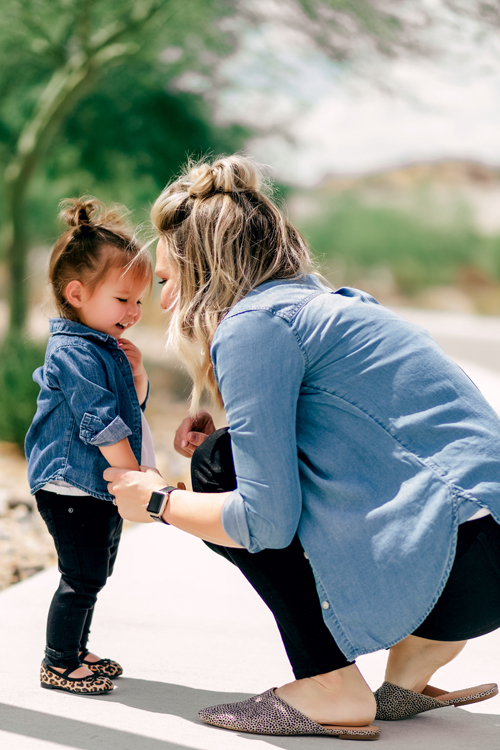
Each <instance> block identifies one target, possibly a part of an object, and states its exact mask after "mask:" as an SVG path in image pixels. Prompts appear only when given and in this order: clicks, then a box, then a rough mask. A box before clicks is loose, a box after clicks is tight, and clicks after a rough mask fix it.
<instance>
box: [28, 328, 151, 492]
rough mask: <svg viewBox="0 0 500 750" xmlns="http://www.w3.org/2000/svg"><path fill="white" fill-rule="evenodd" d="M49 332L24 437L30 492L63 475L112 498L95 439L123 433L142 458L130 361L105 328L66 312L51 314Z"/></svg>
mask: <svg viewBox="0 0 500 750" xmlns="http://www.w3.org/2000/svg"><path fill="white" fill-rule="evenodd" d="M50 332H51V334H52V335H51V337H50V339H49V341H48V344H47V352H46V355H45V364H44V366H43V367H39V368H38V369H37V370H35V372H34V373H33V380H34V381H35V382H36V383H38V385H39V386H40V394H39V396H38V401H37V412H36V414H35V417H34V419H33V422H32V424H31V427H30V429H29V431H28V434H27V435H26V445H25V448H26V457H27V459H28V480H29V483H30V486H31V492H32V493H35V492H36V491H37V490H39V489H40V488H42V487H43V486H44V485H45V484H47V483H48V482H53V481H55V480H62V481H64V482H68V484H71V485H73V486H74V487H77V488H78V489H80V490H84V492H87V493H89V494H91V495H93V496H94V497H98V498H101V499H102V500H113V496H112V495H110V494H109V492H108V489H107V483H106V482H105V481H104V479H103V478H102V474H103V472H104V470H105V469H107V468H109V464H108V462H107V461H106V459H105V458H104V456H103V455H102V453H101V451H100V450H99V446H107V445H114V443H118V442H119V441H120V440H123V438H126V437H128V439H129V441H130V445H131V447H132V451H133V453H134V455H135V457H136V459H137V461H138V462H139V463H140V461H141V446H142V427H141V407H140V406H139V401H138V399H137V393H136V390H135V385H134V378H133V376H132V369H131V367H130V363H129V361H128V359H127V357H126V355H125V354H124V352H122V351H121V350H120V348H119V346H118V343H117V341H116V339H115V338H114V337H113V336H108V335H107V334H106V333H101V332H100V331H95V330H94V329H93V328H88V327H87V326H84V325H82V324H80V323H75V322H73V321H71V320H67V319H66V318H53V319H51V321H50ZM143 406H145V404H144V405H143Z"/></svg>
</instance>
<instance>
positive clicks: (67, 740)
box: [0, 362, 500, 750]
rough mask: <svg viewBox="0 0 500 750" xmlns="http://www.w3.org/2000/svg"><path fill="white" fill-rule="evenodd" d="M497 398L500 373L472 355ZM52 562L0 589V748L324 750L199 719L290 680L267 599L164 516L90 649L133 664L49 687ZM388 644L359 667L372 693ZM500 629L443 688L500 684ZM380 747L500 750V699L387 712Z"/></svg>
mask: <svg viewBox="0 0 500 750" xmlns="http://www.w3.org/2000/svg"><path fill="white" fill-rule="evenodd" d="M461 364H462V365H463V366H464V369H466V370H468V371H469V373H470V375H471V377H473V379H475V380H476V382H477V384H478V385H479V387H481V388H483V390H484V391H485V395H486V396H487V397H488V396H489V397H490V399H491V400H492V401H493V400H494V399H495V398H498V394H499V393H500V377H499V376H498V375H496V374H495V373H492V372H491V371H489V370H482V369H481V368H477V366H474V365H473V366H469V365H468V364H467V363H463V362H462V363H461ZM57 581H58V573H57V570H56V569H55V568H52V569H49V570H47V571H45V572H43V573H40V574H38V575H36V576H34V577H32V578H30V579H28V580H26V581H24V582H23V583H19V584H17V585H15V586H13V587H11V588H10V589H7V590H5V591H3V592H2V593H1V594H0V608H1V625H0V632H1V639H0V643H1V650H2V660H1V665H2V679H1V681H0V682H1V684H0V748H2V750H35V749H36V750H54V748H63V749H70V748H79V749H81V750H101V748H102V749H103V750H104V748H106V750H115V749H116V750H184V749H185V748H192V749H193V750H226V749H228V750H229V749H230V750H245V748H248V749H249V750H250V749H251V750H264V749H265V748H270V747H272V746H274V747H278V748H284V749H286V750H295V749H297V750H321V748H326V747H330V746H331V742H332V740H331V739H330V738H317V737H305V738H297V737H292V738H284V737H283V738H281V737H278V738H272V737H265V736H260V735H245V734H243V733H235V732H228V731H224V730H219V729H216V728H213V727H209V726H207V725H204V724H202V723H201V722H199V721H198V719H197V712H198V710H199V709H200V708H202V707H204V706H208V705H212V704H215V703H220V702H226V701H232V700H238V699H241V698H244V697H248V696H250V695H253V694H255V693H260V692H263V691H264V690H266V689H268V688H269V687H271V686H273V685H279V684H281V683H283V682H285V681H288V680H290V679H292V675H291V671H290V668H289V666H288V662H287V660H286V657H285V654H284V650H283V647H282V644H281V641H280V638H279V635H278V632H277V629H276V627H275V624H274V621H273V619H272V616H271V615H270V613H269V612H268V610H267V608H266V607H265V606H264V605H263V604H262V603H261V601H260V599H259V598H258V597H257V595H256V594H255V593H254V591H253V590H252V589H251V587H250V586H249V585H248V583H247V582H246V581H245V579H244V578H243V576H242V575H241V574H240V573H239V572H238V571H237V570H236V569H234V568H233V567H232V566H231V565H230V564H228V563H227V562H226V561H224V560H223V559H221V558H219V557H218V556H217V555H215V554H213V553H212V552H210V551H209V550H208V549H207V548H206V547H205V545H204V544H203V543H202V542H200V541H198V540H197V539H194V538H192V537H189V536H188V535H186V534H183V533H182V532H180V531H178V530H176V529H174V528H169V527H166V526H160V525H158V524H152V525H148V526H136V527H133V528H131V529H130V530H129V531H127V532H126V533H125V534H124V537H123V541H122V548H121V551H120V554H119V556H118V562H117V566H116V570H115V574H114V576H113V577H112V579H111V580H110V582H109V584H108V586H107V587H106V588H105V589H104V591H103V592H102V593H101V595H100V599H99V603H98V607H97V609H96V616H95V618H94V627H93V631H92V641H91V646H92V648H93V649H94V650H95V651H96V652H97V653H99V654H100V655H101V656H104V657H111V658H114V659H116V660H118V661H119V662H120V663H122V664H123V666H124V670H125V674H124V676H123V677H122V678H119V679H118V680H116V689H115V691H114V692H113V693H112V694H110V695H107V696H102V697H94V698H91V697H89V698H82V697H74V696H71V695H69V694H65V693H61V692H58V691H48V690H41V689H40V687H39V679H38V669H39V664H40V661H41V658H42V653H43V646H44V635H45V633H44V631H45V621H46V615H47V609H48V606H49V602H50V599H51V597H52V594H53V592H54V590H55V588H56V586H57ZM385 659H386V655H385V653H384V652H381V653H377V654H373V655H370V656H366V657H362V658H361V659H359V661H358V664H359V666H360V668H361V670H362V672H363V674H364V675H365V677H366V679H367V680H368V682H369V684H370V686H371V687H372V688H373V689H375V688H376V687H378V685H379V684H380V683H381V682H382V679H383V677H382V676H383V671H384V665H385ZM499 678H500V631H498V632H497V633H493V634H491V635H489V636H484V637H483V638H479V639H476V640H474V641H471V642H470V643H469V644H468V646H467V647H466V649H465V651H464V652H463V653H462V654H461V655H460V656H459V657H458V659H457V660H456V661H455V662H454V663H453V664H451V665H449V666H448V667H446V668H444V669H443V670H441V672H440V673H438V676H437V678H436V679H434V680H433V683H434V684H437V685H438V686H439V687H442V688H443V689H446V690H455V689H459V688H463V687H468V686H473V685H478V684H481V683H483V682H492V681H497V682H498V681H499ZM380 726H381V728H382V738H381V740H379V742H378V745H377V746H376V747H377V748H379V750H383V749H384V748H394V749H397V750H400V749H401V750H402V749H403V748H404V750H416V749H417V748H419V749H421V748H425V750H499V749H500V697H496V698H494V699H492V700H489V701H486V702H484V703H480V704H477V705H476V706H469V707H467V708H466V709H457V708H445V709H441V710H439V711H435V712H430V713H428V714H422V715H420V716H417V717H414V718H413V719H410V720H408V721H403V722H394V723H391V722H380Z"/></svg>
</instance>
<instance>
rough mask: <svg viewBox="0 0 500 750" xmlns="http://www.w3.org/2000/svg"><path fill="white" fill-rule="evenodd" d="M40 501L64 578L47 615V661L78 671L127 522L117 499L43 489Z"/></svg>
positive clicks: (37, 495) (37, 494) (39, 492)
mask: <svg viewBox="0 0 500 750" xmlns="http://www.w3.org/2000/svg"><path fill="white" fill-rule="evenodd" d="M36 502H37V506H38V509H39V511H40V514H41V516H42V518H43V520H44V521H45V523H46V525H47V528H48V530H49V532H50V534H51V536H52V538H53V539H54V543H55V546H56V550H57V558H58V564H59V571H60V573H61V580H60V582H59V586H58V588H57V591H56V592H55V594H54V597H53V599H52V602H51V605H50V609H49V614H48V619H47V645H46V648H45V660H46V663H47V664H49V665H50V666H52V667H62V668H64V669H72V670H73V669H76V668H77V667H78V666H79V664H80V658H79V652H80V651H85V650H86V648H87V641H88V637H89V633H90V625H91V622H92V616H93V614H94V605H95V602H96V599H97V595H98V593H99V591H100V590H101V589H102V588H103V586H104V585H105V583H106V581H107V579H108V577H109V576H110V575H111V573H112V572H113V566H114V563H115V559H116V555H117V552H118V544H119V542H120V535H121V531H122V525H123V521H122V519H121V518H120V516H119V514H118V509H117V508H116V506H115V505H113V503H111V502H107V501H105V500H99V499H98V498H95V497H89V496H85V497H84V496H81V497H75V496H72V495H57V494H55V493H54V492H47V491H46V490H39V491H38V492H37V493H36Z"/></svg>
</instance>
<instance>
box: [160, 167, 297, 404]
mask: <svg viewBox="0 0 500 750" xmlns="http://www.w3.org/2000/svg"><path fill="white" fill-rule="evenodd" d="M269 193H270V191H269V188H268V185H267V184H266V181H265V180H264V178H263V175H262V170H261V169H260V168H259V167H258V166H257V165H256V164H254V162H252V161H251V160H250V159H248V158H246V157H244V156H238V155H235V156H227V157H221V158H218V159H216V160H215V161H214V162H213V163H208V162H201V163H196V164H193V163H189V164H188V165H187V167H186V168H185V170H184V172H183V173H182V174H181V176H180V177H178V178H177V179H176V180H175V181H173V182H172V183H171V184H170V185H167V187H166V188H165V189H164V190H163V192H162V193H161V195H160V196H159V198H158V199H157V200H156V202H155V204H154V206H153V208H152V212H151V218H152V221H153V224H154V226H155V228H156V230H157V232H158V234H159V235H160V237H163V238H164V239H165V243H166V250H167V257H168V261H169V263H172V264H173V265H174V266H175V267H176V268H177V269H178V271H179V285H178V290H177V299H176V305H175V309H174V311H173V314H172V319H171V321H170V326H169V335H168V340H169V344H170V345H172V346H173V347H174V349H176V350H177V352H178V353H179V354H180V356H181V358H182V359H183V361H184V362H185V363H186V365H187V367H188V369H189V370H190V372H191V376H192V378H193V392H192V400H191V410H192V411H195V410H196V408H197V407H198V404H199V401H200V397H201V395H202V392H203V389H204V388H207V390H208V391H209V393H210V394H211V395H212V397H213V398H214V400H215V401H216V402H218V403H219V404H220V403H221V401H220V395H219V392H218V388H217V383H216V381H215V376H214V372H213V368H212V361H211V358H210V346H211V343H212V339H213V336H214V334H215V331H216V329H217V326H218V325H219V323H220V322H221V320H222V318H223V317H224V316H225V315H226V313H227V312H228V310H230V309H231V307H233V305H235V304H236V302H238V300H240V299H242V297H244V296H245V295H246V294H248V292H249V291H250V290H251V289H253V288H254V287H256V286H258V285H259V284H262V283H263V282H265V281H268V280H270V279H288V278H292V277H294V276H297V275H298V274H303V273H307V272H308V271H309V270H310V269H311V265H312V264H311V260H310V255H309V251H308V248H307V244H306V242H305V240H304V238H303V237H302V236H301V234H300V233H299V232H298V231H297V229H295V227H293V226H292V224H290V222H289V221H288V220H287V219H286V218H285V216H284V215H283V213H282V212H281V211H280V210H279V209H278V208H277V206H276V205H275V203H274V202H273V201H272V200H271V198H270V197H269ZM200 347H201V352H200Z"/></svg>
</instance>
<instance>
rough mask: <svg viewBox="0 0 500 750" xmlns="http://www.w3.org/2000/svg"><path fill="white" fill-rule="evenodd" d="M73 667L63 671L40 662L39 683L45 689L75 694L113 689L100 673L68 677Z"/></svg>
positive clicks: (89, 693) (93, 693) (91, 693)
mask: <svg viewBox="0 0 500 750" xmlns="http://www.w3.org/2000/svg"><path fill="white" fill-rule="evenodd" d="M74 671H75V670H74V667H72V668H70V669H67V670H66V671H65V672H58V671H57V670H56V669H53V668H52V667H49V666H48V665H47V664H44V662H42V666H41V668H40V685H41V687H43V688H46V689H47V690H65V691H66V692H67V693H74V694H75V695H104V693H109V692H111V691H112V690H113V688H114V685H113V683H112V682H111V680H110V679H109V677H105V676H104V675H102V674H92V675H89V676H88V677H69V676H68V675H69V674H70V673H71V672H74Z"/></svg>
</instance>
